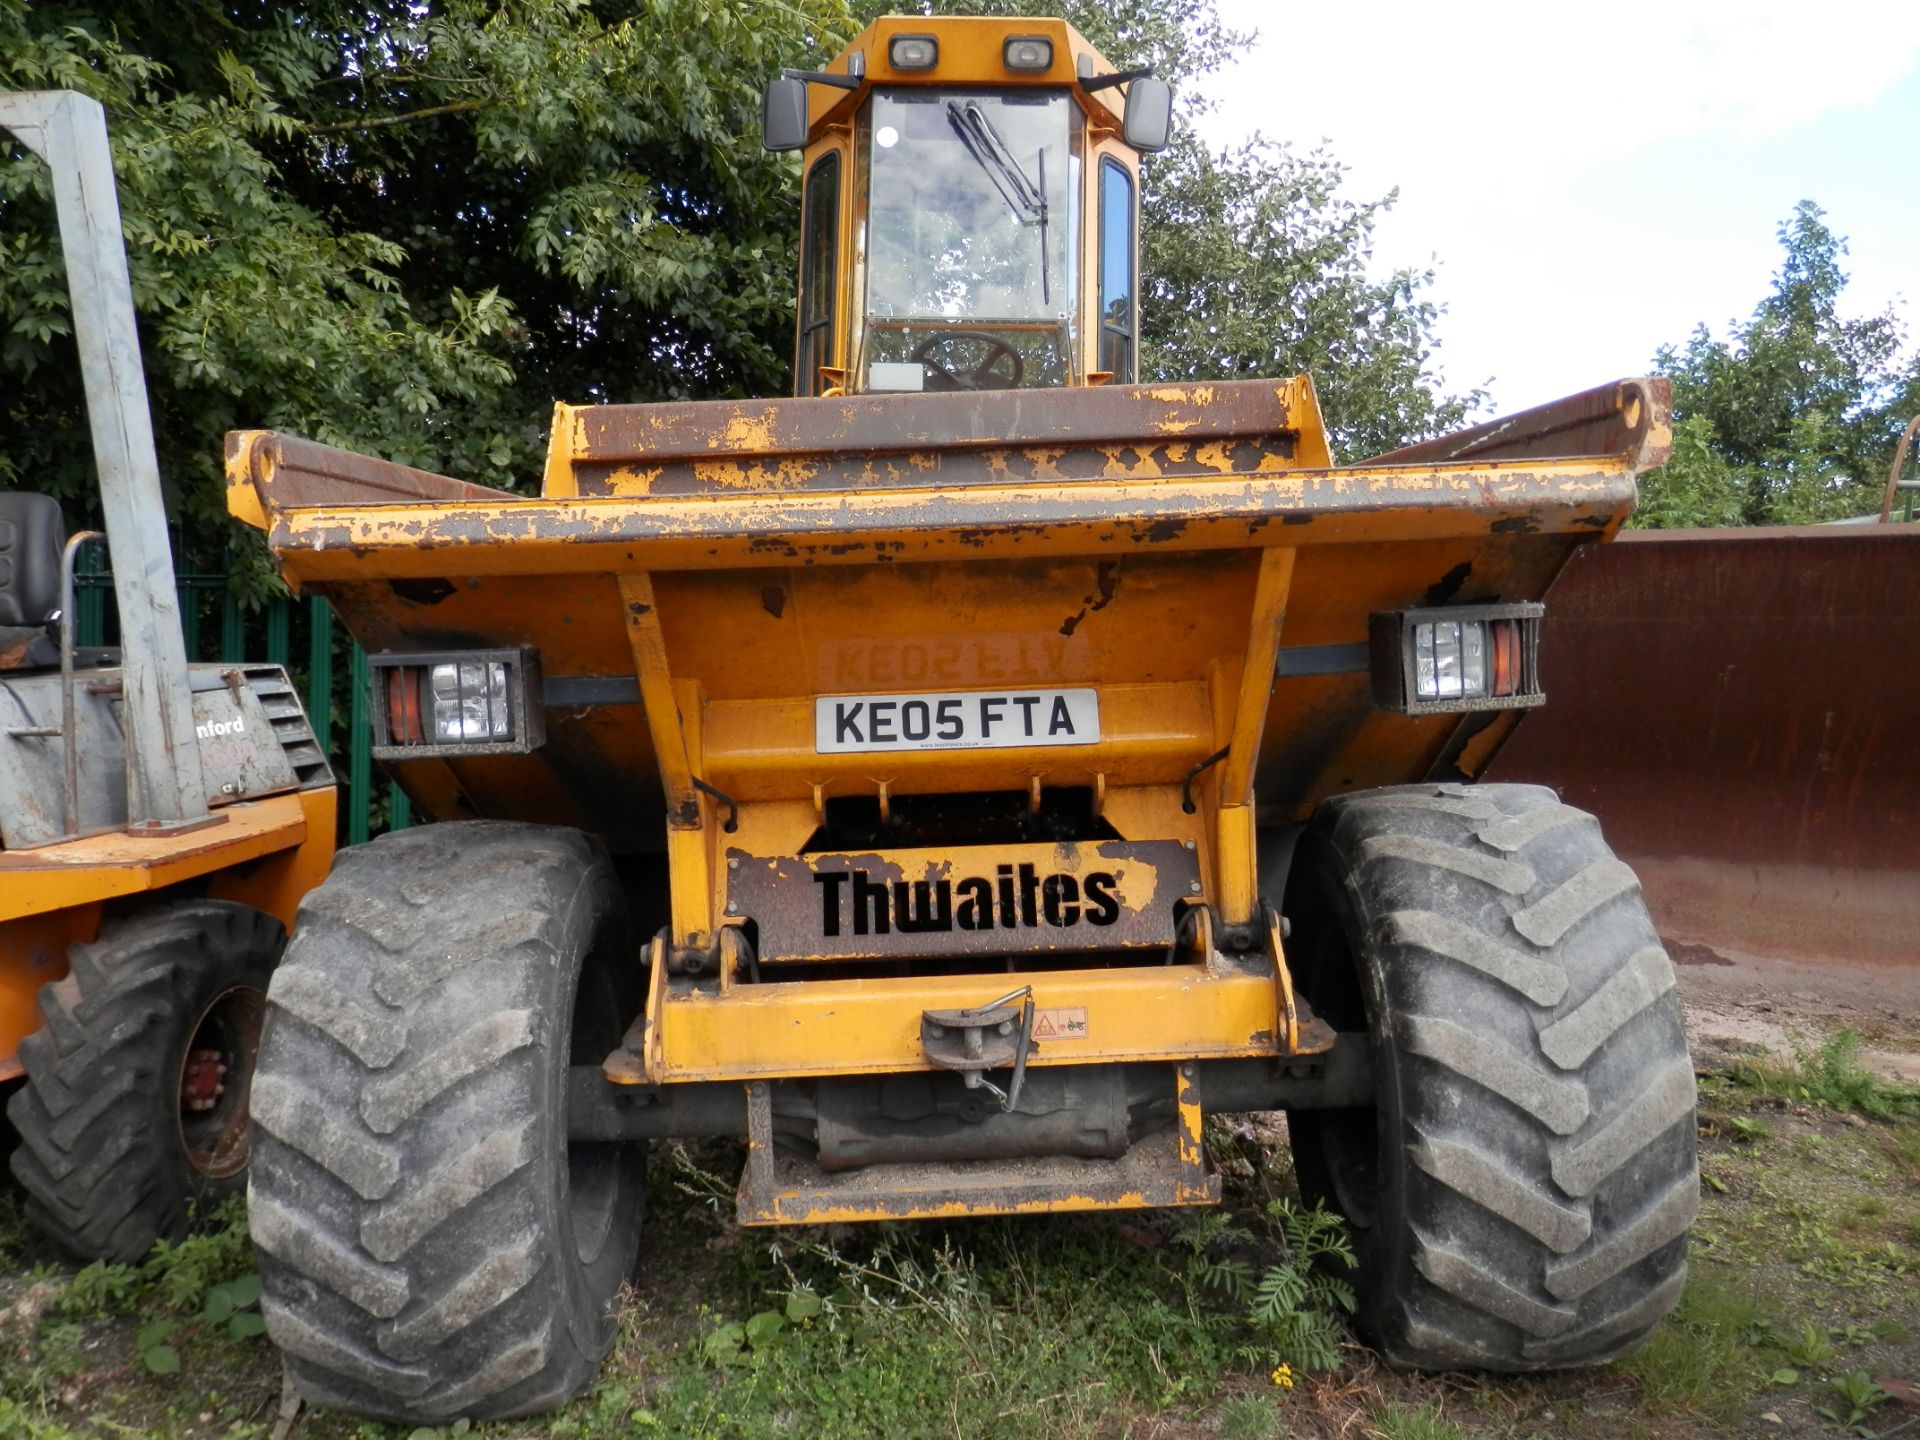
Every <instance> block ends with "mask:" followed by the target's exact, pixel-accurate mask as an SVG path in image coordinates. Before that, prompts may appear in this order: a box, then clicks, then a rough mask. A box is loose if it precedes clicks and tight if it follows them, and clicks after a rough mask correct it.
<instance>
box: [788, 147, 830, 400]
mask: <svg viewBox="0 0 1920 1440" xmlns="http://www.w3.org/2000/svg"><path fill="white" fill-rule="evenodd" d="M839 224H840V156H839V154H838V152H834V153H830V154H826V155H822V156H821V157H820V158H819V159H818V160H817V161H815V162H814V166H813V169H812V170H811V171H809V172H808V173H807V188H806V196H805V201H804V213H803V217H802V219H801V222H800V336H799V343H798V345H797V346H796V347H795V351H794V357H793V373H794V393H795V394H796V395H817V394H819V393H820V367H821V366H822V365H831V364H833V317H834V311H835V309H836V308H837V307H836V305H835V301H836V299H837V296H836V294H835V288H836V285H837V284H838V280H839V275H838V267H837V265H836V263H835V262H836V259H837V258H838V257H837V254H836V249H837V244H838V238H839Z"/></svg>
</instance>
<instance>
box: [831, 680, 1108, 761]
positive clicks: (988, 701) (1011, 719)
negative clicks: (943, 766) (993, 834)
mask: <svg viewBox="0 0 1920 1440" xmlns="http://www.w3.org/2000/svg"><path fill="white" fill-rule="evenodd" d="M813 734H814V749H815V750H816V751H817V752H818V753H820V754H822V755H840V754H846V753H849V752H856V751H867V750H993V749H1005V748H1011V747H1014V746H1028V745H1092V744H1094V743H1095V742H1096V741H1098V740H1099V738H1100V697H1099V694H1098V692H1096V691H1094V690H1092V689H1085V690H935V691H929V692H926V693H924V694H916V695H822V696H820V698H819V699H817V700H815V701H814V709H813Z"/></svg>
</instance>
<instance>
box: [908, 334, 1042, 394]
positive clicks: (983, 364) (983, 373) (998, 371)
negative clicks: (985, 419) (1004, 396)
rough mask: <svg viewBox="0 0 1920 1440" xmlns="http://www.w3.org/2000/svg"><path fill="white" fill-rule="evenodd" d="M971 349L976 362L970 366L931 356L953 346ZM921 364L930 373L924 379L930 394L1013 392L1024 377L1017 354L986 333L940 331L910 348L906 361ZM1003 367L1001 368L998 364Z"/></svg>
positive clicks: (951, 358)
mask: <svg viewBox="0 0 1920 1440" xmlns="http://www.w3.org/2000/svg"><path fill="white" fill-rule="evenodd" d="M956 341H958V342H960V343H961V344H962V345H963V346H972V347H975V348H976V350H977V354H978V358H977V359H975V360H974V363H973V364H971V365H968V364H964V363H962V361H961V360H960V358H959V357H957V356H954V357H948V358H935V356H934V354H933V352H934V351H936V350H941V351H945V350H948V349H950V348H951V347H952V346H953V345H954V342H956ZM907 358H908V359H909V360H917V361H920V362H921V363H922V364H924V365H925V366H926V367H927V368H928V369H929V370H930V371H932V372H933V373H932V374H931V375H929V376H928V377H927V378H928V380H929V382H932V383H929V384H928V386H927V389H929V390H936V391H938V390H1012V389H1014V388H1015V387H1016V386H1018V385H1019V383H1020V377H1021V376H1022V375H1024V374H1026V373H1027V366H1026V362H1025V361H1023V360H1022V359H1021V358H1020V352H1019V351H1018V350H1016V349H1014V348H1013V346H1011V345H1009V344H1008V343H1007V342H1006V341H1005V340H1003V339H1001V338H1000V337H999V336H998V335H991V334H988V333H987V332H986V331H985V330H940V331H936V332H935V333H934V334H932V335H929V336H928V337H927V338H926V339H924V340H922V341H921V342H920V343H919V344H918V345H916V346H914V347H913V353H912V354H911V355H909V356H908V357H907ZM1002 361H1005V362H1006V364H1005V365H1004V366H1002V364H1001V362H1002Z"/></svg>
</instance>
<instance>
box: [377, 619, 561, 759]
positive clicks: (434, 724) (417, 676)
mask: <svg viewBox="0 0 1920 1440" xmlns="http://www.w3.org/2000/svg"><path fill="white" fill-rule="evenodd" d="M367 665H368V670H369V678H370V679H371V681H372V684H373V697H372V698H373V717H374V736H373V742H374V743H373V753H374V756H375V758H377V759H381V760H408V759H418V758H423V757H425V756H428V755H439V756H454V755H475V754H479V755H488V754H493V755H499V754H511V755H523V754H526V753H527V752H528V751H531V750H537V749H538V748H539V747H540V746H541V744H543V743H544V742H545V740H546V724H545V718H546V717H545V712H544V709H543V708H542V701H541V679H540V662H539V656H538V655H537V654H536V652H535V651H534V650H533V649H532V648H531V647H526V646H523V647H521V648H519V649H515V650H469V651H462V652H454V653H451V654H449V653H445V652H443V653H440V654H437V655H390V654H389V655H369V656H368V657H367Z"/></svg>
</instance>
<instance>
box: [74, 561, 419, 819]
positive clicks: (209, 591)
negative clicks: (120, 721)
mask: <svg viewBox="0 0 1920 1440" xmlns="http://www.w3.org/2000/svg"><path fill="white" fill-rule="evenodd" d="M175 586H176V588H177V590H178V592H179V595H180V628H181V630H182V632H183V634H184V637H185V640H186V647H187V659H188V660H213V661H220V662H222V663H225V664H235V663H239V662H241V661H247V662H261V661H264V662H265V663H267V664H270V665H284V666H286V667H287V670H288V673H289V674H290V675H291V676H292V678H293V682H294V684H295V686H296V687H298V688H299V690H300V692H301V695H302V696H303V698H304V699H305V700H306V704H307V716H308V718H309V719H310V720H311V721H312V722H313V732H314V734H315V736H317V737H318V739H319V741H320V744H321V747H322V748H323V749H325V750H326V752H327V754H328V755H329V756H330V757H331V758H332V761H333V773H334V778H335V780H336V781H338V782H339V785H340V839H341V841H342V843H344V844H349V845H357V844H359V843H360V842H361V841H363V840H366V839H368V838H370V837H371V836H374V835H377V834H379V833H381V832H382V831H384V830H402V829H405V828H406V827H407V826H408V825H409V824H410V823H411V822H412V818H413V817H412V812H411V809H410V808H409V806H408V804H407V797H406V795H405V794H404V793H403V792H402V791H401V790H400V788H399V787H398V786H397V785H394V784H393V783H392V782H390V781H389V780H388V779H387V777H386V776H385V775H383V774H380V773H378V772H376V771H375V769H374V765H373V724H372V721H371V719H370V717H369V716H368V714H367V702H368V694H369V685H368V679H367V657H366V652H365V651H363V650H361V648H360V647H359V645H357V644H356V643H355V642H354V640H353V638H352V637H351V636H350V635H348V634H347V633H346V632H345V630H343V629H342V628H341V627H340V626H338V625H336V624H334V621H333V609H332V607H331V606H329V605H328V604H327V602H326V601H324V600H321V599H319V598H317V597H315V598H312V599H308V600H294V599H290V598H288V597H287V596H284V595H281V596H275V597H274V598H272V599H270V600H268V601H267V602H266V604H265V605H262V606H260V607H257V608H255V609H252V610H249V609H248V608H247V607H245V606H243V605H242V604H241V603H240V600H239V598H238V597H237V596H236V595H235V594H234V592H233V587H232V586H231V585H230V584H229V583H228V578H227V577H226V576H225V575H190V574H179V575H176V576H175ZM73 598H74V604H73V609H74V630H75V640H76V643H78V644H80V645H109V644H112V643H113V641H114V637H115V636H116V635H117V632H118V629H119V626H118V623H117V617H116V616H115V614H114V604H113V576H112V575H111V574H110V573H109V572H108V571H107V569H106V554H105V551H104V549H103V548H102V547H101V546H100V545H98V544H90V545H88V546H86V547H85V548H84V549H83V550H82V552H81V555H80V557H79V564H78V566H77V568H76V571H75V575H74V597H73Z"/></svg>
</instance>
